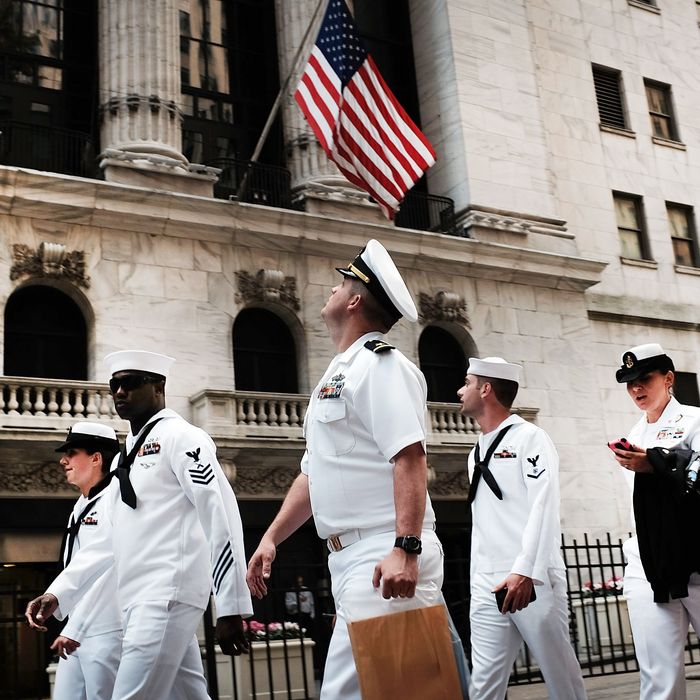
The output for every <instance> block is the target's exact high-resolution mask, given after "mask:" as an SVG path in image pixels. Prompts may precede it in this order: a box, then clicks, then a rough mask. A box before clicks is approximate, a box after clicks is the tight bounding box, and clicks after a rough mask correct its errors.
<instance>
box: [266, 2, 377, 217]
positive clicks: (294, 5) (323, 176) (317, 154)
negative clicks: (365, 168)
mask: <svg viewBox="0 0 700 700" xmlns="http://www.w3.org/2000/svg"><path fill="white" fill-rule="evenodd" d="M317 5H318V0H294V1H293V2H290V1H289V0H276V1H275V13H276V19H277V51H278V55H279V70H280V83H282V84H283V83H284V80H285V79H286V78H287V76H288V75H289V73H290V71H291V70H294V75H293V76H292V80H291V82H290V84H289V89H288V91H287V92H288V94H287V95H285V97H284V101H283V103H282V121H283V124H284V143H285V149H286V155H287V167H288V168H289V170H290V171H291V174H292V191H293V193H294V197H295V199H297V200H304V202H305V206H306V210H307V211H310V212H315V213H319V214H327V215H330V216H347V215H351V216H352V217H353V218H356V217H357V216H358V215H359V216H360V217H361V218H362V219H363V220H370V221H378V222H383V223H386V219H385V218H384V217H383V215H382V214H381V212H380V211H379V208H378V206H377V205H376V204H373V203H370V202H369V195H368V194H367V193H366V192H365V191H364V190H360V189H358V188H357V187H355V185H353V184H352V183H351V182H349V181H348V180H347V179H346V178H345V176H344V175H342V174H341V173H340V172H339V170H338V169H337V168H336V167H335V164H334V163H333V162H332V161H331V160H329V158H328V156H327V155H326V154H325V152H324V150H323V149H322V148H321V146H320V145H319V143H318V141H317V140H316V137H315V136H314V133H313V131H311V128H310V127H309V125H308V124H307V122H306V119H305V118H304V115H303V114H302V112H301V110H300V109H299V105H297V103H296V101H295V99H294V91H295V90H296V87H297V84H298V82H299V78H300V77H301V74H302V73H303V71H304V68H305V66H306V61H307V60H308V55H309V52H310V51H311V48H312V47H313V42H314V41H315V39H316V35H317V34H318V28H319V26H320V24H321V20H322V19H323V16H322V13H323V9H321V11H320V13H319V15H318V16H317V17H316V23H315V26H314V28H313V29H312V31H311V34H310V35H309V37H308V39H307V48H306V49H305V50H304V51H303V52H302V55H301V57H300V59H299V63H298V65H297V66H292V62H293V60H294V56H295V55H296V52H297V49H298V48H299V45H300V44H301V42H302V40H303V38H304V35H305V34H306V30H307V28H308V26H309V23H310V22H311V19H312V17H313V14H314V10H315V9H316V7H317ZM349 7H350V10H351V11H352V4H351V3H349ZM348 207H350V208H351V209H352V211H351V212H349V211H348Z"/></svg>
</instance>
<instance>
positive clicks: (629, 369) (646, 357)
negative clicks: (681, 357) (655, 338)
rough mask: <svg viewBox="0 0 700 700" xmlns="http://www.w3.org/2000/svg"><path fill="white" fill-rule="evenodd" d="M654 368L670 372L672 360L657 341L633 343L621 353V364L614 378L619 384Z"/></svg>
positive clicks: (630, 380)
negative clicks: (640, 343)
mask: <svg viewBox="0 0 700 700" xmlns="http://www.w3.org/2000/svg"><path fill="white" fill-rule="evenodd" d="M655 369H658V370H659V371H660V372H668V371H671V372H672V371H673V370H674V367H673V360H672V359H671V358H670V357H669V356H668V355H667V354H666V353H665V352H664V349H663V348H662V347H661V346H660V345H659V344H658V343H645V344H644V345H635V346H634V347H633V348H630V349H629V350H625V352H623V353H622V366H621V367H620V368H619V369H618V370H617V372H616V373H615V379H617V381H618V382H619V383H620V384H623V383H625V382H632V381H634V380H635V379H639V377H641V376H642V375H643V374H648V373H649V372H651V371H653V370H655Z"/></svg>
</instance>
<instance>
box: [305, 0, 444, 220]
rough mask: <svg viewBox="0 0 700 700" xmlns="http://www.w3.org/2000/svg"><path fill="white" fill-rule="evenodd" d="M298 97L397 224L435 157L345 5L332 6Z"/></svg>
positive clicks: (337, 159)
mask: <svg viewBox="0 0 700 700" xmlns="http://www.w3.org/2000/svg"><path fill="white" fill-rule="evenodd" d="M294 98H295V99H296V101H297V103H298V104H299V106H300V107H301V110H302V112H303V113H304V116H305V117H306V119H307V120H308V122H309V125H310V126H311V128H312V129H313V131H314V133H315V134H316V138H318V140H319V142H320V144H321V146H322V147H323V149H324V150H325V152H326V153H327V154H328V157H329V158H330V159H331V160H332V161H333V162H334V163H335V164H336V165H337V166H338V168H339V170H340V171H341V172H342V173H343V174H344V175H345V177H347V179H348V180H350V182H352V183H354V184H355V185H357V186H358V187H361V188H362V189H363V190H366V191H367V192H369V193H370V195H371V196H372V197H373V198H374V199H375V200H376V202H377V203H378V204H379V206H380V207H381V208H382V210H383V211H384V213H385V214H386V216H387V217H388V218H389V219H393V218H394V214H395V213H396V210H397V209H398V207H399V204H400V203H401V200H402V199H403V198H404V195H405V194H406V192H407V191H408V190H410V189H411V187H413V185H414V184H415V182H416V180H418V178H420V176H421V175H422V174H423V173H424V172H425V171H426V170H427V169H428V168H429V167H430V166H431V165H432V164H433V163H434V162H435V151H434V150H433V147H432V146H431V145H430V143H429V141H428V140H427V139H426V138H425V136H424V135H423V134H422V133H421V132H420V130H419V129H418V127H417V126H416V125H415V124H414V123H413V121H412V120H411V118H410V117H409V116H408V114H406V112H405V111H404V109H403V108H402V107H401V105H400V104H399V103H398V101H397V100H396V97H394V95H393V94H392V92H391V90H389V88H388V86H387V84H386V83H385V82H384V79H383V78H382V76H381V75H380V74H379V70H378V69H377V66H376V65H375V63H374V61H373V60H372V57H371V56H370V55H369V54H368V53H367V50H366V49H365V47H364V46H363V45H362V41H361V39H360V36H359V34H358V32H357V27H356V26H355V22H354V21H353V18H352V16H351V15H350V13H349V12H348V8H347V5H346V4H345V2H344V0H330V2H329V4H328V8H327V9H326V14H325V16H324V18H323V23H322V25H321V30H320V31H319V33H318V37H317V38H316V44H315V45H314V48H313V50H312V52H311V56H310V58H309V63H308V65H307V66H306V69H305V71H304V74H303V76H302V78H301V80H300V82H299V87H298V88H297V90H296V93H295V94H294Z"/></svg>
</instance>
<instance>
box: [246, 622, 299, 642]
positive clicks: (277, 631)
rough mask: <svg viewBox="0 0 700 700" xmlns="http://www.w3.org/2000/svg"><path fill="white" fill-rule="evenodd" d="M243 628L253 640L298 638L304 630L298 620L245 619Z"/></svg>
mask: <svg viewBox="0 0 700 700" xmlns="http://www.w3.org/2000/svg"><path fill="white" fill-rule="evenodd" d="M243 628H244V629H245V630H246V632H247V633H248V637H249V639H250V640H251V641H252V642H264V641H266V640H268V639H271V640H274V639H298V638H299V637H301V635H302V632H304V633H305V632H306V630H302V629H301V628H300V627H299V625H298V624H297V623H296V622H268V623H267V624H265V623H264V622H258V621H257V620H243Z"/></svg>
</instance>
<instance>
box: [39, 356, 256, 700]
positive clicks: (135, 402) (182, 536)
mask: <svg viewBox="0 0 700 700" xmlns="http://www.w3.org/2000/svg"><path fill="white" fill-rule="evenodd" d="M105 362H106V364H107V366H108V368H109V370H110V374H111V380H110V390H111V392H112V396H113V398H114V404H115V407H116V409H117V413H118V414H119V416H120V417H121V418H124V419H126V420H128V421H129V423H130V425H131V430H130V432H129V434H128V435H127V437H126V447H125V450H124V451H123V452H122V454H121V455H120V457H119V458H118V461H117V462H116V478H114V479H113V480H112V483H111V484H110V486H109V487H108V493H107V494H106V496H105V498H107V499H109V501H110V503H111V506H112V507H111V510H110V513H109V516H110V519H111V525H112V527H111V528H110V531H109V536H108V537H105V538H103V540H102V541H100V542H95V543H93V544H92V545H91V546H89V547H86V548H84V549H81V551H80V552H79V553H78V554H77V555H76V556H75V557H74V559H73V560H72V561H71V563H70V565H69V566H68V567H67V568H66V569H65V570H64V571H63V572H62V573H61V574H60V575H59V577H58V578H57V579H56V580H55V581H54V582H53V583H52V584H51V586H49V588H48V590H47V592H46V593H45V594H44V595H43V596H41V597H40V598H37V599H35V600H33V601H31V602H30V603H29V605H28V606H27V614H26V617H27V620H28V622H29V624H30V626H32V627H41V626H42V625H43V622H44V620H46V618H47V617H49V616H50V615H51V614H52V613H53V612H54V611H55V610H57V614H60V615H61V616H63V615H65V614H67V613H69V612H70V611H71V610H72V609H73V608H74V607H75V605H76V604H77V603H78V601H79V600H80V597H81V595H82V593H83V592H84V590H85V589H86V587H87V586H89V584H90V582H91V581H93V580H94V579H95V577H97V576H99V574H100V573H101V572H102V571H104V570H105V569H106V568H107V567H108V566H109V565H110V564H111V563H112V562H114V564H115V566H116V571H117V588H118V593H119V602H120V605H121V609H122V615H123V618H124V642H123V647H122V659H121V663H120V665H119V670H118V672H117V678H116V682H115V686H114V695H113V700H124V699H125V698H129V700H137V699H139V700H167V699H169V698H172V697H176V696H177V697H187V698H188V699H193V700H196V699H198V698H202V699H204V698H208V697H209V696H208V695H207V690H206V681H205V680H204V675H203V671H202V661H201V656H200V653H199V646H198V644H197V640H196V637H195V631H196V629H197V625H198V623H199V621H200V619H201V617H202V613H203V611H204V609H205V608H206V606H207V602H208V600H209V595H210V591H211V590H212V589H213V591H214V594H215V597H216V608H217V613H218V615H219V619H218V622H217V628H216V631H217V637H218V639H219V644H220V645H221V648H222V650H223V651H224V653H226V654H235V655H237V654H241V653H245V652H247V650H248V644H247V641H246V638H245V634H244V631H243V624H242V616H248V615H250V614H252V604H251V599H250V594H249V592H248V588H247V586H246V583H245V555H244V551H243V529H242V525H241V519H240V515H239V512H238V505H237V503H236V498H235V496H234V494H233V491H232V489H231V486H230V484H229V483H228V481H227V479H226V476H225V475H224V473H223V471H222V469H221V467H220V465H219V463H218V461H217V458H216V447H215V445H214V443H213V441H212V439H211V438H210V437H209V435H207V434H206V433H205V432H204V431H203V430H201V429H199V428H197V427H195V426H193V425H190V424H189V423H187V422H186V421H185V420H184V419H183V418H182V417H181V416H179V415H178V414H177V413H176V412H175V411H173V410H171V409H168V408H166V407H165V382H166V377H167V375H168V372H169V369H170V366H171V365H172V363H173V362H174V360H173V358H170V357H166V356H165V355H159V354H156V353H150V352H145V351H140V350H137V351H124V352H116V353H112V354H111V355H108V356H107V357H106V358H105ZM59 606H60V607H59Z"/></svg>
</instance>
